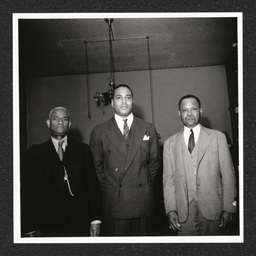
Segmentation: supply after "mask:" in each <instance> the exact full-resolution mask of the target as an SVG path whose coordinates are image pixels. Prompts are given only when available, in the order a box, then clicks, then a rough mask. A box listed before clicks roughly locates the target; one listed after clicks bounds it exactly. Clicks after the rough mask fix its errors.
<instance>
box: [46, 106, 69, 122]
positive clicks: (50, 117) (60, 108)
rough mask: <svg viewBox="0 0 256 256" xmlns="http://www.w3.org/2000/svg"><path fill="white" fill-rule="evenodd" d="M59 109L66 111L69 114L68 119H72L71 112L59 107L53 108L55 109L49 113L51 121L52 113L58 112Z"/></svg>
mask: <svg viewBox="0 0 256 256" xmlns="http://www.w3.org/2000/svg"><path fill="white" fill-rule="evenodd" d="M58 109H61V110H65V111H66V112H67V113H68V118H70V113H69V111H68V110H67V109H66V108H64V107H61V106H59V107H56V108H53V109H52V110H51V111H50V113H49V119H51V117H52V112H53V111H54V110H58Z"/></svg>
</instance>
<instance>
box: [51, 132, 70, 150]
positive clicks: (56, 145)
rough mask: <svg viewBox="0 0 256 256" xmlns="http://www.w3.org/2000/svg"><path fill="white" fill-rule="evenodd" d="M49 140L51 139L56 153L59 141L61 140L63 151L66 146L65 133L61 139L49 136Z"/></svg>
mask: <svg viewBox="0 0 256 256" xmlns="http://www.w3.org/2000/svg"><path fill="white" fill-rule="evenodd" d="M51 140H52V143H53V145H54V147H55V150H56V152H57V153H58V148H59V142H60V141H63V144H62V148H63V151H64V152H65V149H66V147H67V146H68V139H67V135H66V136H65V137H64V138H63V139H62V140H57V139H55V138H53V137H51Z"/></svg>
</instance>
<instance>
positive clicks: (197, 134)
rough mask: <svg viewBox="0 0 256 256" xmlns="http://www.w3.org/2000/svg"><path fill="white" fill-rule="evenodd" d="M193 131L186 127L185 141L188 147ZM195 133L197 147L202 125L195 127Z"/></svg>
mask: <svg viewBox="0 0 256 256" xmlns="http://www.w3.org/2000/svg"><path fill="white" fill-rule="evenodd" d="M190 130H191V129H190V128H188V127H186V126H184V133H183V134H184V140H185V144H186V146H188V140H189V136H190V134H191V131H190ZM192 130H193V133H194V139H195V145H196V143H197V141H198V138H199V134H200V131H201V124H198V125H197V126H195V127H194V128H193V129H192Z"/></svg>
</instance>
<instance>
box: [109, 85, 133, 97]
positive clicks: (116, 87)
mask: <svg viewBox="0 0 256 256" xmlns="http://www.w3.org/2000/svg"><path fill="white" fill-rule="evenodd" d="M120 87H126V88H127V89H129V90H130V92H131V94H132V97H133V91H132V89H131V88H130V87H129V86H128V85H127V84H119V85H117V86H115V87H114V90H113V94H112V96H114V95H115V91H116V90H117V89H118V88H120ZM112 98H113V97H112Z"/></svg>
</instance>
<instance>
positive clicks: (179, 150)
mask: <svg viewBox="0 0 256 256" xmlns="http://www.w3.org/2000/svg"><path fill="white" fill-rule="evenodd" d="M183 132H184V129H182V130H181V131H180V133H179V135H178V137H177V141H176V145H175V148H176V154H175V157H176V163H177V169H178V171H179V173H180V177H181V180H182V183H183V186H184V189H185V190H187V178H186V171H185V165H184V157H183V155H184V153H185V152H184V150H183V148H184V147H183V144H185V141H184V136H183Z"/></svg>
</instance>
